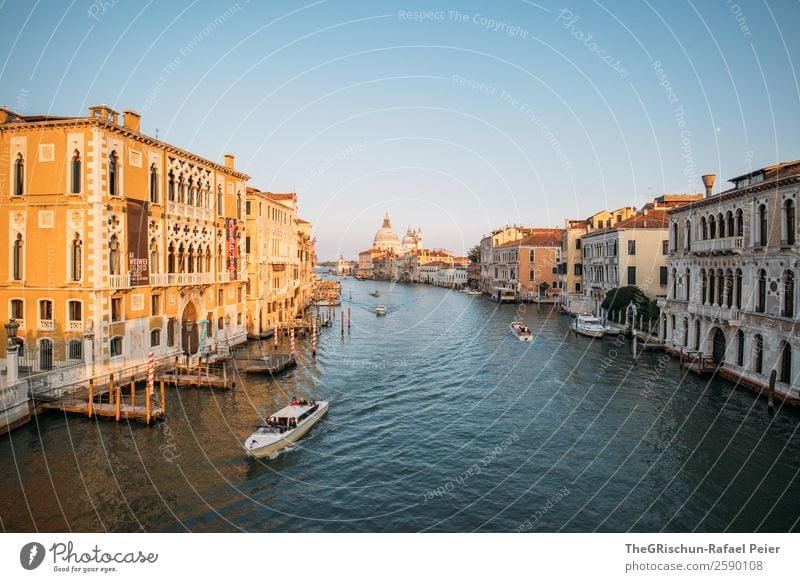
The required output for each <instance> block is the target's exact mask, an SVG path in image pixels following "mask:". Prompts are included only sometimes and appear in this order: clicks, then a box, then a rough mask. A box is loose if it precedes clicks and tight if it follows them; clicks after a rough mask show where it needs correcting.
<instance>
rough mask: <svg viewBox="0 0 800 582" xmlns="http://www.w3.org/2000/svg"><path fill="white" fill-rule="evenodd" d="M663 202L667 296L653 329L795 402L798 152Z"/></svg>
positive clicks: (799, 399) (799, 395) (740, 379)
mask: <svg viewBox="0 0 800 582" xmlns="http://www.w3.org/2000/svg"><path fill="white" fill-rule="evenodd" d="M703 179H704V182H705V184H706V197H705V198H704V199H702V200H700V201H697V202H694V203H693V204H691V205H688V206H683V207H680V208H677V209H674V210H671V211H670V212H669V233H670V236H669V243H668V244H669V258H668V265H667V269H668V284H667V290H668V295H667V298H666V299H665V300H664V301H662V302H661V306H662V320H661V325H660V330H659V331H660V336H661V338H662V339H663V340H664V342H665V344H666V345H667V347H668V348H669V349H671V350H672V351H678V350H682V351H692V352H699V353H700V354H702V355H704V356H707V357H710V358H712V359H713V361H714V362H715V363H716V364H721V367H720V368H719V369H718V373H719V374H720V375H722V376H725V377H728V378H730V379H732V380H734V381H736V382H737V383H741V384H743V385H745V386H748V387H752V388H754V389H757V390H762V389H764V388H765V387H766V386H767V385H768V382H769V377H770V374H771V372H772V371H775V372H776V376H777V378H776V380H777V382H776V385H775V386H776V388H775V389H776V394H777V395H779V396H781V397H783V398H785V399H786V400H787V401H789V402H792V403H794V404H798V403H800V386H798V370H799V369H800V367H799V366H798V362H797V359H798V358H797V356H795V354H796V353H797V351H798V348H799V347H800V342H799V341H798V339H797V329H798V328H797V323H798V309H797V305H798V296H797V293H798V290H797V285H796V282H795V281H796V277H797V273H796V271H797V262H798V257H799V256H800V249H799V248H798V235H799V234H800V233H799V232H798V221H797V205H798V197H799V196H800V161H795V162H790V163H784V164H779V165H775V166H769V167H765V168H761V169H759V170H756V171H753V172H748V173H747V174H744V175H742V176H738V177H736V178H733V179H731V180H730V182H731V183H732V184H733V187H731V188H729V189H727V190H725V191H724V192H721V193H719V194H716V195H712V192H713V184H714V176H713V175H709V176H704V177H703Z"/></svg>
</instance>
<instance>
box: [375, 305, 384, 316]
mask: <svg viewBox="0 0 800 582" xmlns="http://www.w3.org/2000/svg"><path fill="white" fill-rule="evenodd" d="M375 315H386V306H385V305H376V306H375Z"/></svg>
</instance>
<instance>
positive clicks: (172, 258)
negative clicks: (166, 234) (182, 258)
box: [167, 242, 175, 273]
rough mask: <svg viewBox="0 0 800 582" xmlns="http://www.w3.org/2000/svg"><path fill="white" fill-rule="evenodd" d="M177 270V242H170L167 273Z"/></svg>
mask: <svg viewBox="0 0 800 582" xmlns="http://www.w3.org/2000/svg"><path fill="white" fill-rule="evenodd" d="M174 272H175V244H174V243H172V242H170V243H169V247H168V248H167V273H174Z"/></svg>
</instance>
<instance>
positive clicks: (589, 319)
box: [572, 314, 606, 337]
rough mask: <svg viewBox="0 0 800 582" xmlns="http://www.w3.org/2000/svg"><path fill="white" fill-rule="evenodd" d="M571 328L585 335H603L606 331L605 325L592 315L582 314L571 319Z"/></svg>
mask: <svg viewBox="0 0 800 582" xmlns="http://www.w3.org/2000/svg"><path fill="white" fill-rule="evenodd" d="M572 329H573V330H574V331H576V332H577V333H579V334H581V335H585V336H587V337H603V336H604V335H605V333H606V326H604V325H603V322H602V321H600V319H599V318H597V317H595V316H594V315H587V314H582V315H578V316H577V317H576V318H575V319H574V320H572Z"/></svg>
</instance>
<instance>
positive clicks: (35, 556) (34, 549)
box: [19, 542, 46, 570]
mask: <svg viewBox="0 0 800 582" xmlns="http://www.w3.org/2000/svg"><path fill="white" fill-rule="evenodd" d="M45 555H46V552H45V549H44V546H43V545H42V544H40V543H39V542H29V543H27V544H25V545H24V546H22V549H21V550H20V551H19V563H20V566H22V567H23V568H25V569H26V570H35V569H36V568H38V567H39V566H41V565H42V562H43V561H44V557H45Z"/></svg>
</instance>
